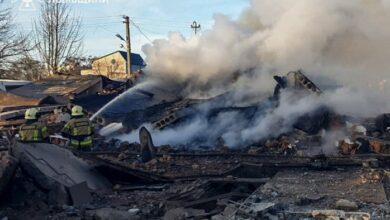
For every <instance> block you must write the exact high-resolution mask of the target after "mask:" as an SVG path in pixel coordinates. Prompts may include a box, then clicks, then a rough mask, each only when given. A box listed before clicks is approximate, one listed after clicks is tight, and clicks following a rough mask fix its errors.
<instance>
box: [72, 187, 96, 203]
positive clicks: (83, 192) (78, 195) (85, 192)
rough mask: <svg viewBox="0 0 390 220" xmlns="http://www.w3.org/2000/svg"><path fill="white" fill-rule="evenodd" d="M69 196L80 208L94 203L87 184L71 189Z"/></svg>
mask: <svg viewBox="0 0 390 220" xmlns="http://www.w3.org/2000/svg"><path fill="white" fill-rule="evenodd" d="M69 194H70V196H71V198H72V202H73V205H74V206H80V205H84V204H89V203H90V202H92V196H91V194H90V192H89V189H88V186H87V183H86V182H83V183H80V184H77V185H74V186H72V187H70V188H69Z"/></svg>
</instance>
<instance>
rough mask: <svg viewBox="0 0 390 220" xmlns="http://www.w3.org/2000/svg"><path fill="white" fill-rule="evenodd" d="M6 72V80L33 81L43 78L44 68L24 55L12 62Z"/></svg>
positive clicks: (27, 55)
mask: <svg viewBox="0 0 390 220" xmlns="http://www.w3.org/2000/svg"><path fill="white" fill-rule="evenodd" d="M7 72H8V73H9V74H10V76H8V77H7V78H11V79H12V78H13V79H25V80H31V81H35V80H40V79H42V78H43V74H44V66H43V65H42V64H41V63H40V62H39V61H37V60H34V59H33V58H32V57H31V56H30V55H29V54H28V53H26V54H25V55H23V56H22V57H20V58H19V59H17V60H15V61H13V62H12V64H11V66H10V67H9V68H8V71H7Z"/></svg>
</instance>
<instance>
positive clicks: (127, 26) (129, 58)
mask: <svg viewBox="0 0 390 220" xmlns="http://www.w3.org/2000/svg"><path fill="white" fill-rule="evenodd" d="M123 19H125V21H124V22H123V23H124V24H125V27H126V50H127V66H126V76H127V77H128V78H130V76H131V43H130V18H129V16H126V15H124V16H123Z"/></svg>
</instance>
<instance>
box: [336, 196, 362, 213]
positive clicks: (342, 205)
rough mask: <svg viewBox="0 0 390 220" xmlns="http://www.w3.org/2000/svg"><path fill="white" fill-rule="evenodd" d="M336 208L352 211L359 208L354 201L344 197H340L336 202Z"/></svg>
mask: <svg viewBox="0 0 390 220" xmlns="http://www.w3.org/2000/svg"><path fill="white" fill-rule="evenodd" d="M336 208H338V209H341V210H346V211H354V210H357V209H358V208H359V206H358V204H357V203H356V202H351V201H349V200H346V199H340V200H338V201H337V202H336Z"/></svg>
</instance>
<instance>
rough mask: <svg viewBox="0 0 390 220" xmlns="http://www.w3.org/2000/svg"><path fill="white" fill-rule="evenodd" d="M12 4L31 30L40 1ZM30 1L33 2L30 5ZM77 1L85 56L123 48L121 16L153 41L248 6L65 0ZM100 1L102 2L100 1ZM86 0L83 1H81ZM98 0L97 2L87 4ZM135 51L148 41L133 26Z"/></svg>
mask: <svg viewBox="0 0 390 220" xmlns="http://www.w3.org/2000/svg"><path fill="white" fill-rule="evenodd" d="M0 1H3V3H5V4H4V5H8V6H11V7H12V8H13V11H14V16H15V21H16V23H17V24H18V26H17V27H18V28H19V29H21V30H22V31H23V32H25V33H28V32H29V31H31V23H32V21H33V20H34V19H35V18H36V16H37V14H38V11H39V4H40V1H41V0H0ZM28 1H32V4H31V5H26V4H28ZM62 1H70V2H72V1H73V2H75V3H73V4H72V7H73V9H74V10H75V12H76V13H77V14H79V15H80V16H81V17H82V18H83V32H84V36H85V37H84V39H85V43H84V55H92V56H100V55H104V54H106V53H110V52H112V51H115V50H118V49H120V44H121V41H120V40H119V39H117V38H116V37H115V36H114V35H115V34H116V33H119V34H121V35H122V36H124V24H123V23H122V20H123V19H122V16H121V15H128V16H130V17H131V18H132V20H133V21H134V23H135V24H137V25H138V26H139V27H140V29H141V31H142V32H144V33H145V35H146V36H147V37H148V38H149V39H150V40H151V41H153V40H154V39H157V38H164V37H166V36H167V34H168V33H169V32H172V31H178V32H180V33H182V34H183V35H184V36H186V37H189V36H191V34H192V32H191V29H190V25H191V23H192V22H193V21H194V20H196V21H198V22H199V23H200V24H201V26H202V30H203V31H204V30H207V29H209V28H210V27H211V26H212V24H213V15H214V14H215V13H222V14H225V15H227V16H229V17H232V18H237V17H238V16H239V14H240V12H241V11H242V10H243V9H244V8H245V7H248V6H249V0H234V1H232V0H62ZM99 1H100V3H99ZM82 2H84V3H82ZM85 2H95V3H85ZM131 37H132V51H133V52H136V53H140V52H141V47H142V45H144V44H145V43H148V42H149V40H148V39H147V38H146V37H144V36H143V35H141V33H140V31H139V30H138V29H137V28H136V27H134V26H132V27H131Z"/></svg>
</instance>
